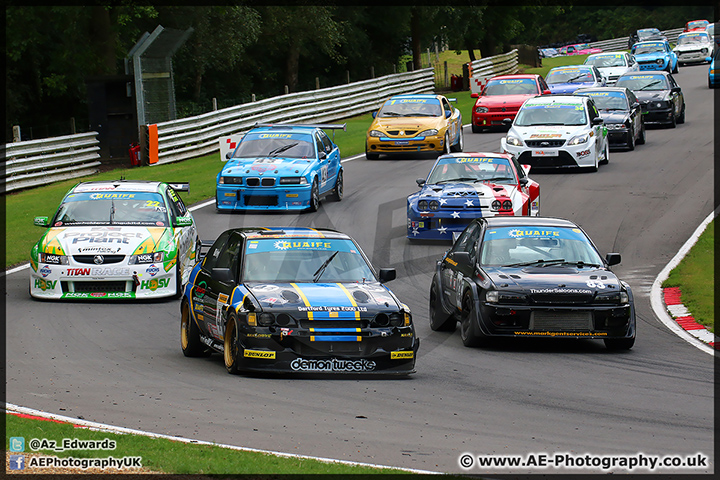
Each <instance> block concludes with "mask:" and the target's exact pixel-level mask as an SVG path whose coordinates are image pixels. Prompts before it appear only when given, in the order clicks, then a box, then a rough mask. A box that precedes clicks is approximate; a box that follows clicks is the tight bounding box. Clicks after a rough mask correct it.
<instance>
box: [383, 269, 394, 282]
mask: <svg viewBox="0 0 720 480" xmlns="http://www.w3.org/2000/svg"><path fill="white" fill-rule="evenodd" d="M379 277H380V283H385V282H389V281H390V280H395V278H397V270H395V269H394V268H381V269H380V275H379Z"/></svg>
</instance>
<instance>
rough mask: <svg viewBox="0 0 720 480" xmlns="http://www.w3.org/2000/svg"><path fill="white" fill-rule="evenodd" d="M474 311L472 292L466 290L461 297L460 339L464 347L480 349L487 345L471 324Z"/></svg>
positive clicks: (485, 338) (483, 337) (482, 336)
mask: <svg viewBox="0 0 720 480" xmlns="http://www.w3.org/2000/svg"><path fill="white" fill-rule="evenodd" d="M474 310H475V308H474V306H473V297H472V292H471V291H470V290H468V291H466V292H465V294H464V295H463V299H462V313H461V315H460V338H461V339H462V342H463V345H465V346H466V347H481V346H483V345H485V344H486V343H487V337H486V336H485V335H483V334H481V333H479V332H477V329H476V328H475V325H474V323H473V318H474V315H473V312H474Z"/></svg>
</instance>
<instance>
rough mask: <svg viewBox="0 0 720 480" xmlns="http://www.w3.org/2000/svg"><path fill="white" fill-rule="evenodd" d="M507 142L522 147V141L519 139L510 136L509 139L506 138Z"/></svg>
mask: <svg viewBox="0 0 720 480" xmlns="http://www.w3.org/2000/svg"><path fill="white" fill-rule="evenodd" d="M505 141H506V142H507V144H508V145H515V146H516V147H522V140H520V139H519V138H517V137H513V136H510V135H508V136H507V137H505Z"/></svg>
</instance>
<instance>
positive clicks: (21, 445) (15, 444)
mask: <svg viewBox="0 0 720 480" xmlns="http://www.w3.org/2000/svg"><path fill="white" fill-rule="evenodd" d="M10 451H11V452H24V451H25V437H10Z"/></svg>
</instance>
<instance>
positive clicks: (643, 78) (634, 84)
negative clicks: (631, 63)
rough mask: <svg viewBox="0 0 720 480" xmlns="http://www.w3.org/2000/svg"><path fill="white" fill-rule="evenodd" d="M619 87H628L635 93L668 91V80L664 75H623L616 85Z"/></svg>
mask: <svg viewBox="0 0 720 480" xmlns="http://www.w3.org/2000/svg"><path fill="white" fill-rule="evenodd" d="M615 85H616V86H618V87H626V88H628V89H630V90H632V91H633V92H635V91H652V90H668V89H669V88H670V86H669V85H668V81H667V79H666V78H665V77H664V76H663V75H652V74H647V75H642V74H640V75H623V76H621V77H620V78H618V81H617V83H616V84H615Z"/></svg>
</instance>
